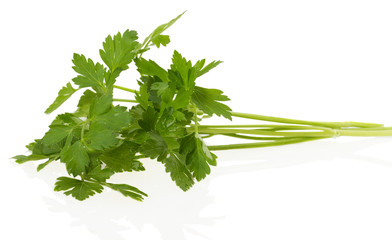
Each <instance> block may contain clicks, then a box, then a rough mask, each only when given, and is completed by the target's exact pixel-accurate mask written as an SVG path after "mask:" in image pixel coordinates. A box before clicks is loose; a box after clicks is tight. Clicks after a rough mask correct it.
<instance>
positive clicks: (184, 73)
mask: <svg viewBox="0 0 392 240" xmlns="http://www.w3.org/2000/svg"><path fill="white" fill-rule="evenodd" d="M182 15H183V14H181V15H179V16H178V17H176V18H175V19H173V20H171V21H169V22H168V23H166V24H163V25H160V26H159V27H158V28H156V29H155V30H154V31H153V32H152V33H151V34H150V35H149V36H148V37H147V38H146V39H145V40H144V41H143V42H139V41H138V35H137V32H136V31H130V30H127V31H125V32H124V33H122V34H121V33H118V34H116V35H114V36H110V35H109V36H108V37H107V38H106V39H105V41H104V43H103V49H101V50H100V51H99V53H100V56H101V58H102V61H103V62H104V65H103V64H100V63H95V62H93V61H92V60H91V59H88V58H86V57H85V56H84V55H80V54H74V56H73V60H72V62H73V64H74V66H73V69H74V70H75V72H76V73H77V74H78V75H77V76H76V77H75V78H73V79H72V82H73V84H71V83H67V84H66V86H65V87H63V88H62V89H61V90H60V91H59V93H58V97H57V98H56V99H55V101H54V102H53V103H52V104H51V105H50V106H49V107H48V108H47V110H46V111H45V113H51V112H53V111H54V110H56V109H57V108H58V107H59V106H61V105H62V104H63V103H64V102H65V101H66V100H67V99H69V98H70V97H71V96H72V94H74V93H75V92H76V91H78V90H80V89H86V90H85V91H84V93H83V95H82V96H81V98H80V100H79V103H78V105H77V109H76V111H75V112H73V113H63V114H59V115H58V116H57V117H56V118H55V119H54V120H53V122H52V123H51V124H50V126H49V130H48V131H47V132H46V133H45V135H44V136H43V137H42V138H41V139H36V140H35V141H34V142H32V143H30V144H29V145H27V146H26V147H27V149H28V150H29V151H31V154H30V155H27V156H26V155H17V156H15V157H14V158H15V159H16V162H17V163H24V162H27V161H36V160H45V161H44V162H43V163H41V164H39V165H38V168H37V170H38V171H39V170H41V169H42V168H44V167H45V166H46V165H48V164H49V163H51V162H54V161H60V162H62V163H64V164H65V166H66V169H67V171H68V173H69V175H71V176H72V177H59V178H58V179H57V182H56V183H55V191H64V193H65V194H66V195H72V196H73V197H74V198H76V199H78V200H85V199H86V198H88V197H90V196H92V195H94V194H95V193H100V192H102V190H103V188H104V187H108V188H111V189H113V190H115V191H119V192H120V193H122V194H123V195H124V196H127V197H131V198H133V199H135V200H138V201H141V200H143V197H144V196H147V194H146V193H144V192H142V191H141V190H139V189H138V188H136V187H134V186H131V185H128V184H117V183H111V182H108V180H109V178H110V177H111V176H112V175H113V174H115V173H117V172H132V171H144V170H145V169H144V167H143V164H142V162H140V161H139V160H140V159H141V158H151V159H156V160H157V161H159V162H161V163H162V164H163V165H164V167H165V169H166V172H168V173H170V176H171V178H172V179H173V181H174V182H175V183H176V184H177V186H179V187H180V188H181V189H182V190H184V191H186V190H188V189H189V188H191V187H192V186H193V185H194V183H195V181H200V180H202V179H204V178H205V177H206V176H207V175H208V174H210V171H211V169H210V166H215V165H216V164H217V161H216V158H217V157H216V155H214V154H213V153H212V152H211V151H214V150H223V149H237V148H252V147H266V146H276V145H284V144H292V143H298V142H304V141H311V140H317V139H323V138H330V137H334V136H337V135H346V136H386V135H392V130H391V129H389V128H385V127H383V126H382V125H380V124H371V123H357V122H311V121H302V120H294V119H286V118H276V117H268V116H261V115H254V114H245V113H235V112H232V111H231V109H230V108H229V107H228V106H227V105H225V104H224V103H222V102H224V101H228V100H229V98H228V97H227V96H225V95H223V92H222V91H220V90H218V89H208V88H204V87H200V86H197V85H196V79H197V78H199V77H201V76H203V75H204V74H206V73H207V72H208V71H210V70H211V69H213V68H215V67H216V66H218V65H219V64H220V63H221V61H213V62H210V63H208V64H206V61H205V59H203V60H199V61H197V62H195V63H194V64H193V63H192V62H191V61H189V60H186V59H185V58H184V57H183V56H182V55H181V54H180V53H179V52H177V51H174V54H173V56H172V64H171V65H170V68H169V69H164V68H162V67H160V66H159V65H158V64H157V63H156V62H154V61H152V60H147V59H144V58H143V57H142V54H143V53H144V52H146V51H148V50H149V49H150V48H151V47H153V46H156V47H158V48H159V47H160V46H161V45H162V46H166V45H167V44H168V43H169V42H170V38H169V36H167V35H163V34H162V33H163V32H164V31H165V30H166V29H167V28H168V27H170V26H171V25H172V24H173V23H175V22H176V21H177V20H178V19H179V18H180V17H181V16H182ZM131 62H133V63H134V64H135V65H136V67H137V71H138V72H139V73H140V79H139V81H138V84H139V89H138V90H133V89H128V88H125V87H121V86H117V85H115V83H116V79H117V77H118V76H119V75H120V74H121V73H122V72H123V71H125V70H127V69H128V65H129V64H130V63H131ZM115 88H117V89H121V90H124V91H128V92H131V93H133V94H134V96H135V97H134V99H115V98H113V90H114V89H115ZM114 102H131V103H134V106H133V107H132V108H127V107H124V106H120V105H115V104H114ZM212 115H217V116H222V117H224V118H227V119H230V120H231V118H232V117H233V116H234V117H242V118H249V119H255V120H262V121H271V122H276V123H278V124H270V125H265V124H264V125H261V124H259V125H215V126H208V125H201V124H200V122H201V120H202V119H203V118H204V117H206V116H212ZM214 135H225V136H228V137H235V138H243V139H248V140H254V141H255V142H252V143H241V144H229V145H217V146H207V145H206V143H205V142H204V140H203V139H204V138H206V137H211V136H214Z"/></svg>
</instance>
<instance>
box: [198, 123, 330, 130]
mask: <svg viewBox="0 0 392 240" xmlns="http://www.w3.org/2000/svg"><path fill="white" fill-rule="evenodd" d="M199 127H200V128H262V129H263V130H330V128H326V127H318V126H300V125H281V124H254V125H199Z"/></svg>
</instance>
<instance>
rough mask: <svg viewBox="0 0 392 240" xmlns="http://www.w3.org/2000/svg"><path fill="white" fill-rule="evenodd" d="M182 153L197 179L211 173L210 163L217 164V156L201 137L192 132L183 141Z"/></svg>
mask: <svg viewBox="0 0 392 240" xmlns="http://www.w3.org/2000/svg"><path fill="white" fill-rule="evenodd" d="M180 153H181V154H183V155H184V156H185V159H186V165H187V166H189V169H190V171H191V172H192V174H193V176H194V177H195V178H196V180H197V181H200V180H202V179H204V178H205V177H206V176H207V175H208V174H210V172H211V169H210V166H209V165H212V166H216V156H215V154H213V153H211V152H210V151H209V150H208V148H207V146H206V144H205V143H204V141H203V140H202V139H201V137H200V136H199V135H197V134H195V133H191V134H189V135H188V136H186V137H184V138H183V139H182V141H181V146H180Z"/></svg>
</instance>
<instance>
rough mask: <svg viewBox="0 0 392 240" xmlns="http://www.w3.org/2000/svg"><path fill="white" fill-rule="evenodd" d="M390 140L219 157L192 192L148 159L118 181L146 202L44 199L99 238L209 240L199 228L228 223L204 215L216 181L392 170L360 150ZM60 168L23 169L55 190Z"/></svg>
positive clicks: (112, 195)
mask: <svg viewBox="0 0 392 240" xmlns="http://www.w3.org/2000/svg"><path fill="white" fill-rule="evenodd" d="M390 141H391V138H367V139H360V140H355V141H350V142H337V141H334V140H324V141H318V142H308V143H302V144H295V145H288V146H280V147H273V148H263V149H247V150H229V151H221V152H217V154H218V156H219V160H220V161H219V164H218V167H216V168H213V169H212V174H211V176H209V177H207V179H206V180H204V181H202V182H200V183H197V184H196V186H195V187H194V188H193V189H191V190H190V191H188V192H186V193H184V192H182V191H181V190H179V189H178V188H177V187H176V186H175V185H174V183H173V182H171V181H170V178H169V177H168V174H167V173H165V172H164V170H163V168H162V166H161V165H160V164H158V163H152V162H148V160H146V161H147V162H146V168H147V171H146V172H145V173H142V174H143V175H136V176H135V174H133V173H131V174H126V175H121V176H120V178H119V179H121V181H118V182H124V183H133V182H135V181H140V182H138V183H137V184H135V186H138V187H140V188H141V189H142V190H144V191H146V192H147V193H149V195H150V197H149V198H147V199H146V200H145V201H144V202H142V203H139V202H136V201H134V200H132V199H129V198H125V197H123V196H122V195H120V194H118V193H116V192H113V191H109V190H107V191H105V192H104V193H103V194H100V195H97V196H94V197H92V198H90V199H88V200H86V201H83V202H79V201H76V200H74V199H73V198H71V197H66V196H64V195H62V194H61V193H54V195H55V197H53V198H49V197H44V198H43V199H44V201H45V202H46V203H47V204H48V208H49V209H50V210H51V211H53V212H59V213H66V214H68V215H69V216H71V217H72V218H73V219H74V221H73V222H72V223H71V224H72V225H77V226H84V227H86V228H87V229H88V230H89V231H90V232H91V233H92V234H94V235H96V236H97V237H98V238H99V239H105V240H106V239H119V240H125V239H131V238H135V237H136V236H127V234H129V233H128V232H135V230H136V232H139V233H141V232H143V231H146V229H150V227H153V228H154V229H155V230H156V234H157V235H160V237H161V239H165V240H172V239H186V235H187V234H192V235H198V236H201V237H204V238H205V239H209V238H208V237H206V236H203V234H202V233H201V232H200V230H199V229H200V228H199V227H200V226H205V227H207V228H211V227H213V226H214V225H215V224H217V223H218V222H219V221H221V220H222V219H223V218H224V216H223V215H215V216H203V212H204V210H205V209H206V208H207V207H215V206H214V196H213V195H211V194H210V193H209V190H208V188H209V185H210V181H213V179H214V178H216V177H219V176H223V175H228V174H232V173H233V174H234V173H238V172H250V171H259V170H262V169H270V168H284V167H289V166H295V165H301V164H307V163H311V162H315V161H332V160H335V159H337V158H345V159H353V160H360V161H367V162H370V163H374V164H380V165H383V166H387V167H392V162H390V161H386V160H383V159H380V158H375V157H368V156H364V155H363V154H360V151H362V150H364V149H366V148H369V147H372V146H374V145H377V144H383V143H388V142H390ZM56 164H57V163H55V164H52V165H50V166H48V169H44V170H43V171H42V172H40V173H39V174H37V173H36V171H35V168H34V165H32V164H25V165H24V166H23V167H24V169H25V172H26V174H27V175H28V176H30V177H34V178H40V179H43V180H44V181H45V182H46V183H48V185H49V186H50V188H53V183H54V180H55V179H56V178H57V177H58V176H61V175H64V173H65V172H64V170H63V169H64V167H63V166H62V165H60V164H57V165H56ZM137 179H138V180H137ZM117 180H118V179H117ZM136 238H137V237H136Z"/></svg>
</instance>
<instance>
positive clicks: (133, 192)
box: [105, 183, 148, 201]
mask: <svg viewBox="0 0 392 240" xmlns="http://www.w3.org/2000/svg"><path fill="white" fill-rule="evenodd" d="M105 186H108V187H110V188H111V189H113V190H115V191H118V192H120V193H121V194H122V195H124V196H126V197H130V198H133V199H135V200H137V201H142V200H143V196H145V197H148V195H147V194H146V193H144V192H142V191H140V190H139V189H137V188H136V187H133V186H130V185H127V184H114V183H107V184H106V185H105Z"/></svg>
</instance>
